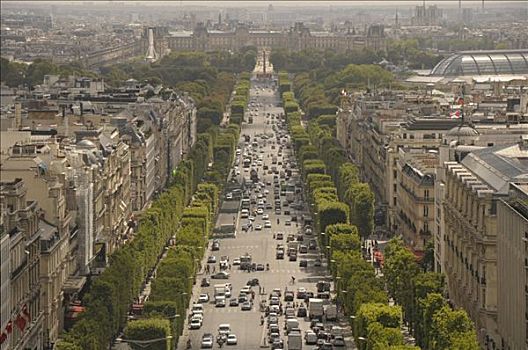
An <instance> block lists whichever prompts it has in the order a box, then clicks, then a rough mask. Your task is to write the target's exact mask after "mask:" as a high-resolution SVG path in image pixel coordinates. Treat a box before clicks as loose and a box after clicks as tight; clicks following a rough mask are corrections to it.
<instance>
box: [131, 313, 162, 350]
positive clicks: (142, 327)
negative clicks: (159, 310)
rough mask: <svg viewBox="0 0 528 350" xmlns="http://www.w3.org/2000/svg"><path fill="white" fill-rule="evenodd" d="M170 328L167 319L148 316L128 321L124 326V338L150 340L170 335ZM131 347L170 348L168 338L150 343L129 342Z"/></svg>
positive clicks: (137, 349)
mask: <svg viewBox="0 0 528 350" xmlns="http://www.w3.org/2000/svg"><path fill="white" fill-rule="evenodd" d="M170 332H171V328H170V324H169V321H168V320H164V319H156V318H150V319H145V320H137V321H132V322H129V323H128V325H127V327H126V328H125V335H124V337H125V339H130V340H150V339H160V338H167V337H168V336H169V335H170ZM128 344H129V346H131V347H132V349H136V350H139V349H149V350H169V349H171V341H170V339H166V340H159V341H156V342H152V343H150V344H135V343H134V342H129V343H128Z"/></svg>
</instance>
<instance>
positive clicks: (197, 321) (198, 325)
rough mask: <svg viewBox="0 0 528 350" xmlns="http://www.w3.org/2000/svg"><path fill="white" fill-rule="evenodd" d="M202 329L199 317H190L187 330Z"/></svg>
mask: <svg viewBox="0 0 528 350" xmlns="http://www.w3.org/2000/svg"><path fill="white" fill-rule="evenodd" d="M201 327H202V319H201V318H199V317H192V318H191V323H189V329H200V328H201Z"/></svg>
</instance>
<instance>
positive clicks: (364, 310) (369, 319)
mask: <svg viewBox="0 0 528 350" xmlns="http://www.w3.org/2000/svg"><path fill="white" fill-rule="evenodd" d="M401 313H402V311H401V308H400V307H399V306H389V305H387V304H382V303H365V304H362V305H361V307H360V308H359V310H358V313H357V315H356V327H357V333H356V334H357V336H356V344H359V348H360V349H366V348H367V347H365V344H364V342H361V341H358V339H357V338H358V337H364V338H367V337H368V336H369V330H370V331H372V332H373V333H376V331H378V330H382V332H383V328H388V329H390V328H396V329H398V330H399V328H400V322H401ZM373 323H378V324H379V325H380V326H381V327H380V326H373V327H375V329H373V328H370V327H371V325H372V324H373ZM377 335H378V336H379V335H381V334H379V333H378V334H377ZM386 335H387V338H390V339H394V332H392V331H390V330H388V331H387V333H386ZM396 338H397V337H396ZM367 339H369V340H370V341H376V340H378V339H370V338H367ZM387 340H389V339H387ZM388 345H399V344H388Z"/></svg>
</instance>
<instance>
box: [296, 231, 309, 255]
mask: <svg viewBox="0 0 528 350" xmlns="http://www.w3.org/2000/svg"><path fill="white" fill-rule="evenodd" d="M297 241H298V242H303V241H304V236H303V235H301V234H298V235H297ZM306 249H308V248H306ZM307 252H308V250H307Z"/></svg>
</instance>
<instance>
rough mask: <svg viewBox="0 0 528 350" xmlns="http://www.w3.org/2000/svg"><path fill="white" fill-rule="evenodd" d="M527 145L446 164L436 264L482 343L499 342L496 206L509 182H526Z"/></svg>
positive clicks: (494, 344) (492, 150)
mask: <svg viewBox="0 0 528 350" xmlns="http://www.w3.org/2000/svg"><path fill="white" fill-rule="evenodd" d="M527 157H528V143H527V142H526V140H523V141H521V142H519V143H517V144H514V145H510V146H494V147H486V148H482V149H480V150H475V151H472V152H470V153H469V154H467V155H466V156H465V157H464V158H463V159H461V160H460V161H452V162H446V163H445V164H444V166H445V174H444V176H445V177H444V181H445V183H444V186H445V196H444V199H443V201H442V205H443V214H444V216H443V221H444V225H445V233H444V238H445V245H444V246H443V249H444V253H443V261H441V265H442V267H443V271H444V272H445V274H446V277H447V285H448V290H449V297H450V300H451V301H452V302H453V303H454V304H455V305H456V306H458V307H462V308H464V309H465V310H466V311H467V312H468V315H469V316H470V318H471V319H472V320H473V321H474V322H475V324H476V328H477V329H478V330H482V332H479V340H480V342H481V344H482V345H483V346H487V347H488V348H497V347H499V346H500V345H501V340H500V336H499V329H498V323H497V321H498V320H497V305H498V294H497V293H498V277H497V257H498V252H497V238H498V236H497V234H498V230H497V229H498V222H497V205H498V203H499V201H500V200H501V199H503V198H506V197H507V196H508V194H509V184H510V182H521V183H526V182H528V164H526V161H525V159H526V158H527Z"/></svg>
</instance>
